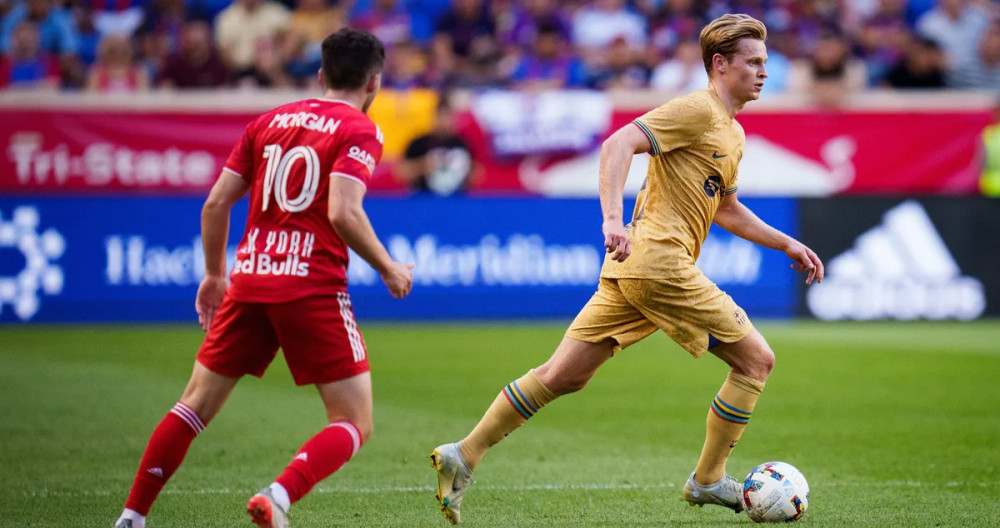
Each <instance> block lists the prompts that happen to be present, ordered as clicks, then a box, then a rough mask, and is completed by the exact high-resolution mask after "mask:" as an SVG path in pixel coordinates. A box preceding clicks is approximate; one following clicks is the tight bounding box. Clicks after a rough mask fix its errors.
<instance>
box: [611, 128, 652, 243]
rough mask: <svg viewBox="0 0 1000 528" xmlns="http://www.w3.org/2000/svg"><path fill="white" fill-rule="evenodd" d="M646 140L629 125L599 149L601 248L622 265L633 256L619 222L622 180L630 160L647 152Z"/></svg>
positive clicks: (622, 191)
mask: <svg viewBox="0 0 1000 528" xmlns="http://www.w3.org/2000/svg"><path fill="white" fill-rule="evenodd" d="M650 149H652V144H650V142H649V137H647V136H646V134H645V133H644V132H643V131H642V130H641V129H640V128H639V127H638V126H636V125H634V124H632V123H629V124H627V125H625V126H623V127H622V128H619V129H618V130H617V131H616V132H615V133H614V134H611V137H609V138H608V139H606V140H604V143H603V144H602V145H601V168H600V177H599V181H598V189H599V192H600V195H601V212H602V213H603V214H604V223H603V225H602V226H601V231H603V232H604V248H605V249H606V250H607V252H608V253H611V258H613V259H614V260H617V261H618V262H623V261H624V260H625V259H627V258H628V256H629V254H631V253H632V243H631V242H630V241H629V238H628V231H626V230H625V223H624V221H623V219H622V208H623V205H622V199H623V198H622V196H623V194H624V189H625V180H626V179H627V178H628V170H629V167H630V166H631V165H632V156H635V155H636V154H639V153H642V152H649V151H650Z"/></svg>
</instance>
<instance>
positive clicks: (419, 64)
mask: <svg viewBox="0 0 1000 528" xmlns="http://www.w3.org/2000/svg"><path fill="white" fill-rule="evenodd" d="M428 68H429V65H428V61H427V56H426V54H425V53H424V51H423V50H422V49H421V48H420V47H419V46H417V45H416V44H414V43H413V42H410V41H408V40H403V41H399V42H396V44H395V45H394V46H393V48H392V53H387V54H386V56H385V71H383V72H382V87H383V88H388V89H391V90H408V89H410V88H423V87H427V86H430V81H429V75H428Z"/></svg>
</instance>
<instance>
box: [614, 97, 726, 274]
mask: <svg viewBox="0 0 1000 528" xmlns="http://www.w3.org/2000/svg"><path fill="white" fill-rule="evenodd" d="M633 123H634V124H635V125H636V126H638V127H639V128H640V129H641V130H642V131H643V132H644V133H645V134H646V136H647V137H648V138H649V143H650V145H652V149H651V151H650V156H651V157H650V160H649V170H648V171H647V172H646V182H645V183H644V184H643V186H642V190H640V191H639V195H638V196H637V198H636V203H635V212H634V213H633V214H632V223H631V225H630V227H629V238H630V240H631V242H632V254H631V255H630V256H629V257H628V258H627V259H625V262H616V261H614V260H612V259H610V258H605V259H604V267H603V269H602V270H601V277H605V278H609V279H627V278H637V279H656V278H689V277H693V276H695V275H698V274H700V273H701V271H700V270H698V268H697V267H695V261H697V259H698V254H699V253H700V251H701V244H702V243H703V242H704V241H705V237H707V236H708V229H709V227H710V226H711V225H712V219H714V218H715V212H716V210H717V209H718V208H719V204H720V203H721V201H722V198H723V197H724V196H726V195H729V194H732V193H735V192H736V187H737V166H738V165H739V162H740V159H742V158H743V147H744V146H745V145H746V135H745V134H744V133H743V127H742V126H740V124H739V123H737V122H736V120H735V119H733V118H731V117H729V113H728V112H727V111H726V108H725V106H724V105H723V104H722V101H721V100H720V99H719V97H718V96H717V95H716V94H715V92H713V91H711V90H708V89H706V90H699V91H697V92H694V93H691V94H689V95H686V96H683V97H678V98H676V99H673V100H671V101H670V102H668V103H666V104H664V105H662V106H660V107H659V108H656V109H654V110H652V111H650V112H648V113H646V114H645V115H643V116H642V117H640V118H638V119H636V120H635V121H633Z"/></svg>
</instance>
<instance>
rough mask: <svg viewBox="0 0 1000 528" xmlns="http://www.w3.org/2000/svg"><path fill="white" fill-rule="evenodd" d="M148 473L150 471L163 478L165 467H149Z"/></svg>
mask: <svg viewBox="0 0 1000 528" xmlns="http://www.w3.org/2000/svg"><path fill="white" fill-rule="evenodd" d="M146 473H149V474H151V475H156V476H157V477H160V478H163V469H161V468H158V467H155V468H149V469H147V470H146Z"/></svg>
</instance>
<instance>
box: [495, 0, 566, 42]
mask: <svg viewBox="0 0 1000 528" xmlns="http://www.w3.org/2000/svg"><path fill="white" fill-rule="evenodd" d="M511 7H512V12H511V15H510V21H509V23H508V24H506V25H505V27H503V28H502V29H500V30H499V32H500V35H499V39H500V43H501V44H503V45H504V46H514V47H517V48H521V49H528V48H530V47H532V46H533V45H534V44H535V38H536V37H538V36H539V33H540V28H541V27H542V25H545V26H546V27H547V28H555V29H556V31H557V32H558V33H559V36H560V37H561V38H562V40H563V41H566V42H569V40H570V39H571V38H572V24H571V23H570V18H569V15H568V14H567V13H566V12H565V11H564V10H562V9H560V3H559V2H558V1H557V0H526V1H524V2H515V3H514V5H513V6H511Z"/></svg>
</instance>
